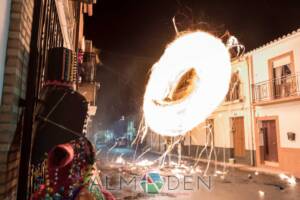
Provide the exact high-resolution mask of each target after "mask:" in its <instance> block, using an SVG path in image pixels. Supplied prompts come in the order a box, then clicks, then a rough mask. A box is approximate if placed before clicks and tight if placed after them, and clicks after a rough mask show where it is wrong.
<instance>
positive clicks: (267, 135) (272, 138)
mask: <svg viewBox="0 0 300 200" xmlns="http://www.w3.org/2000/svg"><path fill="white" fill-rule="evenodd" d="M262 129H263V130H264V131H263V133H262V134H263V140H264V141H263V145H264V159H265V160H266V161H271V162H278V150H277V133H276V121H275V120H266V121H262Z"/></svg>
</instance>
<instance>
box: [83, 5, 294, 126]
mask: <svg viewBox="0 0 300 200" xmlns="http://www.w3.org/2000/svg"><path fill="white" fill-rule="evenodd" d="M225 2H226V3H225ZM173 16H176V19H177V26H178V29H179V31H184V30H188V29H195V28H197V29H202V30H205V31H209V32H211V33H213V34H215V35H217V36H221V35H222V34H223V33H224V32H225V31H226V30H228V31H229V32H230V33H231V34H232V35H234V36H236V37H237V38H238V39H239V41H240V42H241V43H242V44H244V45H245V46H246V50H247V51H249V50H251V49H253V48H256V47H259V46H261V45H263V44H265V43H267V42H269V41H271V40H273V39H275V38H278V37H280V36H282V35H284V34H287V33H289V32H292V31H294V30H297V29H298V28H300V1H295V0H285V1H280V0H252V1H251V0H249V1H248V0H244V1H242V0H239V1H238V0H236V1H230V0H226V1H220V0H219V1H213V0H209V1H205V0H181V1H179V0H98V3H97V4H96V5H95V7H94V16H93V17H86V19H85V36H86V38H87V39H91V40H93V42H94V46H96V47H97V48H99V49H100V50H101V55H100V57H101V60H102V62H103V66H102V67H101V68H99V69H98V72H97V79H98V81H99V82H100V84H101V89H100V91H99V95H98V100H97V104H98V111H97V115H96V117H97V121H98V122H97V123H101V124H102V128H106V127H109V126H110V125H111V124H113V122H114V121H116V120H118V119H120V117H121V115H133V114H136V113H138V112H140V106H141V104H142V97H143V92H144V89H145V83H146V79H147V77H148V71H149V68H150V67H151V65H152V64H153V63H154V62H155V61H156V60H157V59H158V58H159V57H160V55H161V54H162V53H163V50H164V48H165V46H166V44H168V43H169V42H170V41H172V40H173V39H174V37H175V31H174V28H173V25H172V18H173Z"/></svg>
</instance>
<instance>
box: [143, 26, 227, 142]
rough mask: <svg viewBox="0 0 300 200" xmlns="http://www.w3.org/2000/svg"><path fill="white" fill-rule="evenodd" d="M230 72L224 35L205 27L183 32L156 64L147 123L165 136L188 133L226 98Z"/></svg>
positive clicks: (148, 97)
mask: <svg viewBox="0 0 300 200" xmlns="http://www.w3.org/2000/svg"><path fill="white" fill-rule="evenodd" d="M216 72H218V73H216ZM230 74H231V67H230V56H229V53H228V49H227V48H226V46H225V45H224V44H223V43H222V41H221V40H220V39H218V38H216V37H214V36H212V35H210V34H208V33H205V32H201V31H196V32H191V33H186V34H183V35H181V36H179V37H178V38H177V39H176V40H175V41H174V42H173V43H171V44H170V45H169V46H168V47H167V48H166V50H165V52H164V54H163V56H162V57H161V58H160V60H159V61H158V62H157V63H156V64H155V65H154V66H153V68H152V72H151V76H150V79H149V82H148V84H147V87H146V92H145V95H144V105H143V109H144V117H145V122H146V124H147V125H148V126H149V128H150V129H151V130H153V131H154V132H156V133H158V134H161V135H163V136H179V135H185V134H186V133H187V132H188V131H190V130H191V129H193V128H194V127H196V126H197V125H198V124H200V123H201V122H203V121H204V120H205V119H206V118H207V117H208V116H209V115H210V114H211V113H212V112H213V111H214V109H215V108H216V107H217V106H218V105H219V104H220V103H221V102H222V101H223V99H224V96H225V95H226V93H227V91H228V86H229V80H230Z"/></svg>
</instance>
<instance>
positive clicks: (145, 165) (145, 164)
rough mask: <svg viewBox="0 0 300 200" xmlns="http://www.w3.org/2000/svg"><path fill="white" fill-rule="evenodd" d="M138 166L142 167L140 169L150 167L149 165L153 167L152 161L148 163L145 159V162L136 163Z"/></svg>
mask: <svg viewBox="0 0 300 200" xmlns="http://www.w3.org/2000/svg"><path fill="white" fill-rule="evenodd" d="M136 164H137V165H138V166H142V167H147V166H151V165H153V162H152V161H149V160H147V159H145V160H142V161H140V162H138V163H136Z"/></svg>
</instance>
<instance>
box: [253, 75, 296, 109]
mask: <svg viewBox="0 0 300 200" xmlns="http://www.w3.org/2000/svg"><path fill="white" fill-rule="evenodd" d="M252 87H253V102H254V103H255V104H257V105H264V104H273V103H279V102H286V101H290V100H297V99H300V73H297V74H294V75H290V76H283V77H280V78H276V79H272V80H267V81H263V82H260V83H256V84H254V85H252Z"/></svg>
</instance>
